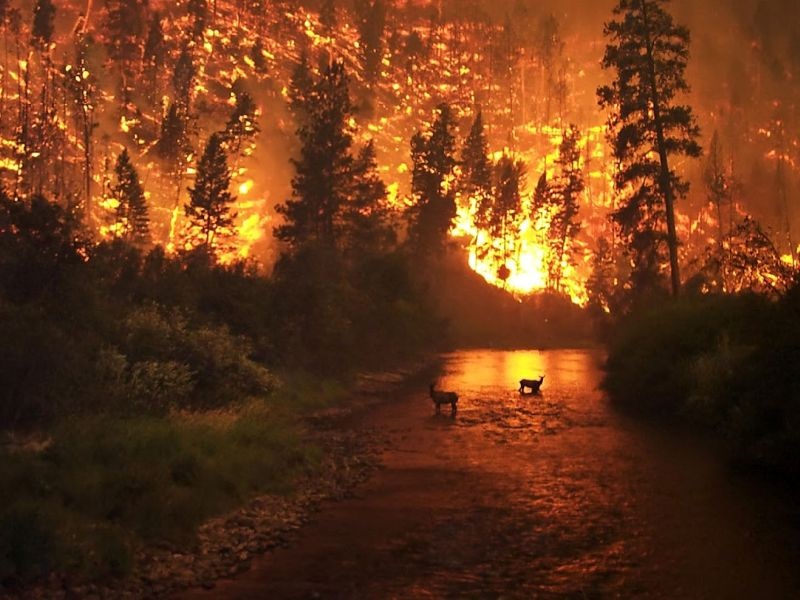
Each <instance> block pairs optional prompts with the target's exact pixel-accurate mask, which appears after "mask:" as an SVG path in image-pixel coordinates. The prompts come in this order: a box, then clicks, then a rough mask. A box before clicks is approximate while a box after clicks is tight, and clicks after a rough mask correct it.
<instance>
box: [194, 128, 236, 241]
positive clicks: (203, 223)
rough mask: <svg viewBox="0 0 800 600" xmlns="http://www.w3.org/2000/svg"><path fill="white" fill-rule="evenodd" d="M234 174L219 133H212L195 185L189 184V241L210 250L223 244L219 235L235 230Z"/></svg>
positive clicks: (230, 233) (221, 236) (229, 233)
mask: <svg viewBox="0 0 800 600" xmlns="http://www.w3.org/2000/svg"><path fill="white" fill-rule="evenodd" d="M230 184H231V174H230V171H229V169H228V160H227V156H226V155H225V149H224V148H223V146H222V137H221V136H220V134H218V133H215V134H213V135H212V136H211V137H210V138H209V140H208V143H207V144H206V147H205V150H204V151H203V156H202V157H201V158H200V162H199V163H198V165H197V176H196V177H195V181H194V187H191V188H189V198H190V200H189V204H188V205H186V207H185V213H186V217H187V218H188V219H189V236H188V240H187V241H188V242H189V244H190V245H192V246H193V247H195V248H201V249H203V250H205V251H206V252H208V253H211V252H213V251H214V250H215V249H217V248H219V247H220V244H221V242H220V239H221V238H222V239H224V238H225V237H228V236H231V235H233V233H234V225H233V223H234V219H235V218H236V214H235V213H234V212H232V210H231V205H232V204H233V202H234V200H235V198H234V196H233V195H232V194H231V192H230Z"/></svg>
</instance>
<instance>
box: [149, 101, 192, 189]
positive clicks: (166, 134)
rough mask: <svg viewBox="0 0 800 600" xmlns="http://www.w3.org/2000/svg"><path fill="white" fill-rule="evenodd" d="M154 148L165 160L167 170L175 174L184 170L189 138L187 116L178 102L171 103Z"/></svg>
mask: <svg viewBox="0 0 800 600" xmlns="http://www.w3.org/2000/svg"><path fill="white" fill-rule="evenodd" d="M154 150H155V153H156V155H158V157H159V158H161V160H162V161H163V162H164V166H165V168H166V170H167V172H169V173H170V174H172V175H174V174H176V173H178V172H180V171H182V170H183V166H184V165H185V164H186V157H187V154H188V152H189V139H188V136H187V133H186V116H185V114H184V112H183V110H182V109H181V108H180V107H179V106H178V104H176V103H173V104H171V105H170V107H169V110H168V111H167V115H166V116H165V117H164V120H163V121H162V122H161V132H160V134H159V136H158V141H157V142H156V145H155V147H154Z"/></svg>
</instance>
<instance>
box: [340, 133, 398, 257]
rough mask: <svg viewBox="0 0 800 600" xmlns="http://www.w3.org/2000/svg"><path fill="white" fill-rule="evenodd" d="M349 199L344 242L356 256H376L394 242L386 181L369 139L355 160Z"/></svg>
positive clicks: (351, 255)
mask: <svg viewBox="0 0 800 600" xmlns="http://www.w3.org/2000/svg"><path fill="white" fill-rule="evenodd" d="M352 177H353V180H352V182H351V190H352V191H351V194H350V200H349V201H348V202H347V203H346V204H345V205H344V212H343V215H342V219H343V222H344V236H343V237H344V244H345V250H346V253H347V254H348V255H349V256H350V257H352V258H355V259H363V258H365V257H369V256H374V255H376V254H377V253H380V252H383V251H386V250H387V249H388V248H389V246H390V245H391V244H392V243H394V241H395V236H394V231H393V230H392V228H391V226H390V225H389V220H388V219H389V211H388V206H387V205H386V185H385V184H384V183H383V181H382V180H381V178H380V175H379V174H378V162H377V158H376V156H375V146H374V144H373V142H372V141H370V142H368V143H367V145H366V146H364V147H363V148H362V149H361V151H360V152H359V153H358V156H356V158H355V161H354V163H353V172H352Z"/></svg>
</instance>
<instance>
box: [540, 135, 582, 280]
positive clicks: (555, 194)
mask: <svg viewBox="0 0 800 600" xmlns="http://www.w3.org/2000/svg"><path fill="white" fill-rule="evenodd" d="M579 140H580V131H579V130H578V127H577V126H576V125H570V126H569V128H568V129H566V130H565V131H564V134H563V139H562V141H561V145H560V146H559V151H558V160H557V161H556V164H557V166H558V174H557V175H556V177H555V179H554V180H553V182H552V183H551V190H552V193H551V194H550V195H549V196H550V198H551V199H552V200H553V201H554V206H553V212H552V213H551V214H552V218H551V220H550V230H549V232H548V241H549V242H550V243H549V246H550V248H549V256H548V258H549V260H548V278H549V285H550V287H551V288H552V289H554V290H556V291H561V290H560V288H561V278H562V275H563V272H564V262H565V261H566V262H572V256H571V254H572V253H571V252H570V250H571V247H572V246H571V244H572V242H573V240H574V239H575V237H576V236H577V235H578V232H579V231H580V223H579V222H578V220H577V217H578V210H579V208H580V204H579V201H580V197H581V194H583V190H584V188H585V187H586V185H585V183H584V180H583V170H582V169H581V151H580V148H578V141H579Z"/></svg>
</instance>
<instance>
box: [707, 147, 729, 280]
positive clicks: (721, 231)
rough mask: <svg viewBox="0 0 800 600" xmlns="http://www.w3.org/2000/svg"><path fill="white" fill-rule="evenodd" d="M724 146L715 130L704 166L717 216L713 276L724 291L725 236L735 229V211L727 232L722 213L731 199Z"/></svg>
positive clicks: (708, 191) (710, 196) (709, 197)
mask: <svg viewBox="0 0 800 600" xmlns="http://www.w3.org/2000/svg"><path fill="white" fill-rule="evenodd" d="M722 159H723V158H722V147H721V144H720V141H719V134H718V133H717V132H716V131H715V132H714V135H713V136H712V138H711V144H710V145H709V149H708V157H707V158H706V161H705V164H704V166H703V182H704V183H705V187H706V194H707V196H708V199H709V201H710V202H711V204H712V205H713V206H714V209H715V212H716V217H717V244H716V252H715V254H716V257H715V259H714V263H715V264H716V265H717V269H716V271H717V272H716V273H714V275H713V278H714V279H715V280H716V283H717V284H718V286H719V288H720V289H721V290H722V291H723V292H724V291H727V282H726V279H727V276H726V271H727V268H726V267H727V265H726V263H727V262H728V261H727V257H726V253H725V246H724V242H725V238H726V237H727V236H729V235H730V234H731V231H732V230H733V223H732V220H733V219H732V216H733V211H732V210H731V211H730V212H729V219H728V228H727V233H726V231H725V221H726V219H725V218H724V217H723V214H722V207H723V205H724V204H727V203H729V202H730V199H731V181H730V178H729V177H728V174H727V173H726V171H725V166H724V165H723V163H722Z"/></svg>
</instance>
